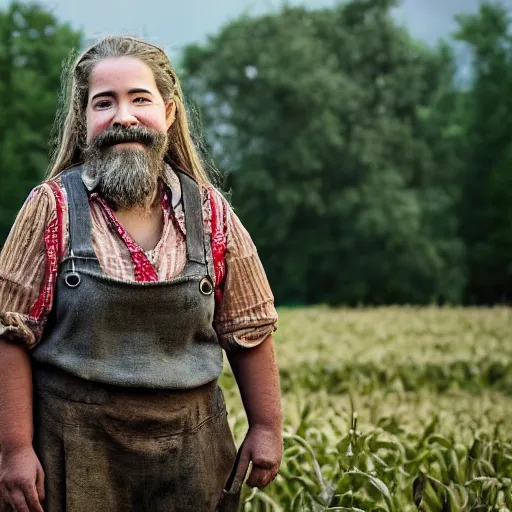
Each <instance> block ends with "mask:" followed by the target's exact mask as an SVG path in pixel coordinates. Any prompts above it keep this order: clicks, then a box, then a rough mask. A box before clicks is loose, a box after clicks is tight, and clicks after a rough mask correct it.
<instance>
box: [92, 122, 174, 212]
mask: <svg viewBox="0 0 512 512" xmlns="http://www.w3.org/2000/svg"><path fill="white" fill-rule="evenodd" d="M127 142H138V143H140V144H142V145H143V147H123V146H120V147H115V145H116V144H121V143H127ZM167 145H168V137H167V133H165V132H158V131H155V130H152V129H150V128H146V127H144V126H133V127H131V128H128V127H125V126H115V127H112V128H108V129H107V130H105V131H104V132H102V133H100V134H99V135H98V136H97V137H95V138H94V139H93V140H92V141H91V142H90V143H89V144H88V145H87V146H86V147H85V149H84V157H85V162H84V166H85V168H86V172H87V174H88V175H89V176H90V177H91V178H92V179H93V180H94V182H95V183H97V188H98V191H99V193H100V194H101V195H102V196H103V198H104V199H105V201H106V202H107V203H108V204H109V205H110V206H111V207H112V208H113V209H114V210H119V209H125V208H134V207H145V206H146V202H147V199H148V198H149V197H150V196H151V195H152V194H153V193H154V191H155V190H156V187H157V185H158V179H159V178H160V177H161V176H162V173H163V169H164V155H165V152H166V150H167Z"/></svg>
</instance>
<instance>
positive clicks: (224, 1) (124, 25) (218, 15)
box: [0, 0, 512, 56]
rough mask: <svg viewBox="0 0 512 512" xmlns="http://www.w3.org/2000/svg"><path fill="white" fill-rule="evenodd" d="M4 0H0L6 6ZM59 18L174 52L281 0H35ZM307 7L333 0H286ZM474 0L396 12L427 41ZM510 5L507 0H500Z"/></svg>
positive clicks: (414, 0) (409, 1)
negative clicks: (232, 20)
mask: <svg viewBox="0 0 512 512" xmlns="http://www.w3.org/2000/svg"><path fill="white" fill-rule="evenodd" d="M9 3H10V2H9V0H0V7H4V8H5V7H6V6H7V5H8V4H9ZM39 3H42V4H44V5H46V6H47V7H48V8H49V9H51V10H52V11H53V13H54V14H55V15H56V16H57V18H58V19H60V20H61V21H68V22H70V23H71V25H72V26H73V27H74V28H81V29H82V30H83V31H84V33H85V35H86V37H87V38H88V39H89V38H95V37H97V36H103V35H109V34H113V33H119V32H122V33H129V34H132V35H138V36H143V37H145V38H147V39H149V40H150V41H152V42H153V43H156V44H159V45H161V46H163V47H164V48H165V49H166V51H167V53H168V54H169V56H172V55H177V54H178V53H179V50H180V48H182V47H183V46H184V45H186V44H187V43H191V42H200V41H203V40H204V39H205V37H206V36H207V35H208V34H214V33H215V32H216V31H218V30H219V28H220V27H221V26H222V25H223V24H224V23H226V22H228V21H229V20H230V19H233V18H235V17H237V16H238V15H240V14H241V13H243V12H248V13H249V14H260V13H263V12H268V11H270V10H272V9H277V8H278V6H279V5H281V0H40V1H39ZM288 3H289V4H294V5H296V4H301V5H305V6H307V7H310V8H317V7H325V6H330V5H334V4H335V3H337V2H336V0H302V1H301V0H289V1H288ZM479 3H480V1H479V0H404V1H403V2H402V5H401V7H400V8H399V10H398V12H397V16H398V19H399V20H401V21H403V22H404V23H406V24H407V26H408V27H409V29H410V30H411V32H412V34H413V35H415V36H416V37H419V38H421V39H424V40H426V41H428V42H430V43H433V42H435V41H436V40H437V39H438V38H439V37H444V36H447V35H449V34H450V33H451V32H452V31H453V30H454V28H455V27H456V24H455V22H454V15H455V14H457V13H460V12H474V11H476V10H477V9H478V6H479ZM502 3H503V4H504V5H506V6H508V7H510V8H512V0H502Z"/></svg>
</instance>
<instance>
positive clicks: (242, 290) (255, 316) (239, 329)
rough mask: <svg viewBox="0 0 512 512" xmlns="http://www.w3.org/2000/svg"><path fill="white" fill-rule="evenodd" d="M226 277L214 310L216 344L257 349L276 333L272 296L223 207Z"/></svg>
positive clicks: (238, 226) (242, 232)
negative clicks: (225, 223)
mask: <svg viewBox="0 0 512 512" xmlns="http://www.w3.org/2000/svg"><path fill="white" fill-rule="evenodd" d="M226 213H227V215H226V222H227V245H226V254H225V263H226V277H225V281H224V286H223V292H222V300H221V302H220V304H219V305H218V307H217V309H216V314H215V325H216V331H217V335H218V337H219V342H220V344H221V346H222V347H223V348H224V349H225V350H226V351H230V350H236V349H239V348H241V347H244V348H250V347H255V346H256V345H259V344H260V343H261V342H262V341H263V340H264V339H265V338H267V337H268V336H269V334H271V333H273V332H274V331H275V330H276V329H277V320H278V316H277V311H276V309H275V307H274V296H273V294H272V290H271V289H270V285H269V282H268V279H267V276H266V274H265V270H264V268H263V265H262V263H261V260H260V258H259V256H258V252H257V249H256V246H255V245H254V243H253V241H252V239H251V237H250V235H249V233H248V232H247V230H246V229H245V228H244V226H243V225H242V223H241V221H240V219H239V218H238V216H237V215H236V214H235V212H234V211H233V210H232V209H231V208H230V207H229V205H226Z"/></svg>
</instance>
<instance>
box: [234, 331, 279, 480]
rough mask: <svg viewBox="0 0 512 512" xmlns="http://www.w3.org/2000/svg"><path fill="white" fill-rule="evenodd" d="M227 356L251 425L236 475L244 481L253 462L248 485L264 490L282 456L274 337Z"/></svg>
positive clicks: (243, 445) (274, 474) (272, 477)
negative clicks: (250, 463)
mask: <svg viewBox="0 0 512 512" xmlns="http://www.w3.org/2000/svg"><path fill="white" fill-rule="evenodd" d="M227 355H228V360H229V363H230V365H231V368H232V370H233V374H234V376H235V379H236V381H237V384H238V387H239V389H240V394H241V396H242V401H243V404H244V408H245V411H246V413H247V419H248V421H249V431H248V433H247V436H246V438H245V440H244V442H243V444H242V446H241V448H240V450H241V453H240V462H239V465H238V468H237V474H238V475H242V478H243V475H245V473H246V472H247V468H248V466H249V462H252V464H253V467H252V470H251V474H250V476H249V479H248V480H247V484H248V485H250V486H251V487H259V488H262V487H265V486H266V485H268V484H269V483H270V482H271V481H272V480H273V479H274V478H275V476H276V475H277V472H278V470H279V466H280V464H281V459H282V456H283V440H282V422H283V418H282V410H281V392H280V385H279V373H278V369H277V362H276V355H275V349H274V342H273V339H272V336H271V335H270V336H268V337H267V338H266V339H265V340H264V341H263V342H262V343H261V344H259V345H258V346H256V347H253V348H250V349H245V350H240V351H234V352H228V354H227Z"/></svg>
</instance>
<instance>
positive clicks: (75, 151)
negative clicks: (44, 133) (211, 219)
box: [46, 36, 218, 184]
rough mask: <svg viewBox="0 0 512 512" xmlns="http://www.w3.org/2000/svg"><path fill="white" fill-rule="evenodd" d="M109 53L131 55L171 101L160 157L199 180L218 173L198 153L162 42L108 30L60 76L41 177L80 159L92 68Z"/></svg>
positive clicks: (174, 73) (165, 97)
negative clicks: (47, 160) (172, 118)
mask: <svg viewBox="0 0 512 512" xmlns="http://www.w3.org/2000/svg"><path fill="white" fill-rule="evenodd" d="M113 57H135V58H137V59H139V60H141V61H142V62H144V63H145V64H146V65H147V66H149V68H150V69H151V70H152V72H153V75H154V77H155V82H156V85H157V87H158V90H159V91H160V94H161V95H162V97H163V99H164V101H165V102H166V103H167V102H169V101H170V100H174V102H175V103H176V119H175V121H174V123H173V124H172V125H171V127H170V128H169V131H168V136H169V149H168V151H167V153H166V155H165V160H166V162H167V163H169V164H170V165H171V167H172V168H173V169H176V170H181V171H183V172H186V173H188V174H189V175H191V176H192V177H193V178H195V179H196V181H198V182H199V183H201V184H208V183H211V181H212V180H211V178H214V177H215V178H217V177H218V176H217V173H216V171H215V169H214V168H213V166H208V167H209V169H208V174H207V172H206V169H205V163H204V161H203V160H202V159H201V157H200V155H199V151H198V148H197V147H196V144H195V143H194V140H193V138H192V135H191V132H190V128H189V120H188V115H187V109H186V107H185V104H184V99H183V92H182V90H181V85H180V82H179V80H178V77H177V75H176V72H175V70H174V68H173V67H172V65H171V63H170V61H169V58H168V57H167V55H166V54H165V52H164V51H163V49H162V48H159V47H158V46H155V45H153V44H151V43H148V42H146V41H143V40H141V39H137V38H134V37H129V36H109V37H105V38H103V39H101V40H100V41H98V42H97V43H95V44H94V45H93V46H91V47H90V48H88V49H87V50H85V51H84V52H83V53H82V54H81V55H79V57H78V58H77V59H76V60H75V62H74V63H72V68H71V72H68V77H67V78H66V77H65V76H63V87H62V93H61V97H60V100H61V108H60V110H59V111H58V112H57V117H56V119H55V125H54V134H55V140H54V143H53V146H54V149H53V152H52V153H53V154H52V157H51V161H50V165H49V168H48V173H47V176H46V179H48V180H50V179H53V178H55V177H56V176H58V175H59V174H60V173H61V172H62V171H63V170H64V169H67V168H68V167H70V166H72V165H74V164H77V163H80V162H82V161H83V148H84V145H85V136H86V117H85V112H86V107H87V101H88V89H89V81H90V77H91V73H92V71H93V69H94V67H95V65H96V64H98V63H99V62H100V61H102V60H104V59H108V58H113Z"/></svg>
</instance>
